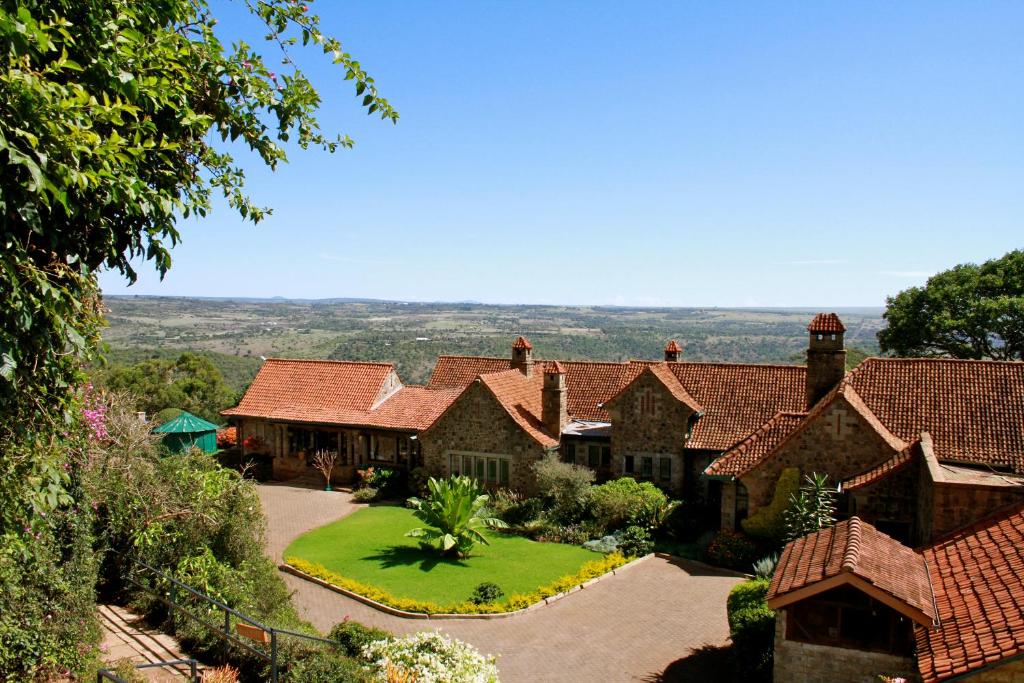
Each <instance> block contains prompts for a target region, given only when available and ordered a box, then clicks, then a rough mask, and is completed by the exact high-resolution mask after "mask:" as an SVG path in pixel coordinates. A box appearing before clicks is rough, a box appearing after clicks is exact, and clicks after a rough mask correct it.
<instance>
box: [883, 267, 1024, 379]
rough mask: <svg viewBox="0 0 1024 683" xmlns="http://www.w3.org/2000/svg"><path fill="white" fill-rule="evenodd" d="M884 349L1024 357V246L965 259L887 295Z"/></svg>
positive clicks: (903, 353) (925, 353) (898, 352)
mask: <svg viewBox="0 0 1024 683" xmlns="http://www.w3.org/2000/svg"><path fill="white" fill-rule="evenodd" d="M884 317H885V320H886V322H887V323H888V326H887V327H886V328H884V329H883V330H881V331H880V332H879V333H878V342H879V344H880V345H881V347H882V351H884V352H888V353H892V354H895V355H897V356H951V357H953V358H973V359H984V358H988V359H994V360H1021V359H1024V251H1021V250H1016V251H1011V252H1010V253H1008V254H1006V255H1005V256H1003V257H1001V258H997V259H992V260H990V261H986V262H985V263H982V264H981V265H976V264H973V263H966V264H962V265H959V266H956V267H954V268H951V269H949V270H945V271H942V272H941V273H938V274H937V275H934V276H932V277H931V278H929V279H928V282H927V284H926V285H925V286H924V287H911V288H910V289H905V290H903V291H902V292H900V293H899V294H897V295H896V296H894V297H889V298H888V299H887V300H886V310H885V316H884Z"/></svg>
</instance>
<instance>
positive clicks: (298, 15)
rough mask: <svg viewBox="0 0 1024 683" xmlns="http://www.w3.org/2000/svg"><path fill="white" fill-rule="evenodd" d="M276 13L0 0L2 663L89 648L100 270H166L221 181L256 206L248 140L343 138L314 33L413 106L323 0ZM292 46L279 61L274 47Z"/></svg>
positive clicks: (373, 97) (257, 210)
mask: <svg viewBox="0 0 1024 683" xmlns="http://www.w3.org/2000/svg"><path fill="white" fill-rule="evenodd" d="M241 2H243V3H244V6H245V7H247V8H248V9H249V11H250V12H251V14H252V15H254V16H255V17H257V18H258V20H260V21H261V22H262V27H261V29H262V30H260V31H259V32H258V33H259V35H257V36H255V39H254V40H253V41H252V42H253V43H255V44H256V45H263V46H266V47H267V48H269V50H270V51H269V52H268V53H267V54H268V55H272V56H273V57H274V60H273V62H271V61H270V60H269V59H267V58H265V57H264V55H263V54H262V53H261V51H260V50H258V49H256V48H254V47H252V46H251V45H250V42H246V41H244V40H239V41H238V42H235V43H232V44H230V45H226V44H224V43H222V42H221V40H220V39H219V38H218V30H219V29H218V27H217V21H216V18H215V17H214V15H213V13H212V12H211V10H210V8H209V6H208V5H207V3H206V2H205V0H104V1H102V2H98V1H83V0H0V59H3V64H2V66H0V169H2V173H0V245H2V248H0V301H3V304H4V305H3V306H2V307H0V605H2V606H8V605H12V604H17V605H18V609H17V610H12V609H5V608H0V678H2V679H5V680H27V679H31V678H33V677H35V676H38V675H41V667H49V668H50V669H53V670H56V671H60V670H63V669H64V668H75V667H76V666H80V665H81V663H82V661H84V659H85V658H87V657H88V655H89V648H88V647H86V648H84V649H83V648H81V647H80V646H79V645H80V644H81V641H83V640H84V639H86V638H87V637H88V634H87V633H84V632H83V630H82V627H81V626H80V625H81V624H83V623H87V622H88V621H89V620H90V616H89V615H90V612H91V609H89V607H88V601H89V599H90V598H91V590H92V578H91V577H90V576H89V572H90V566H91V565H90V562H92V559H91V557H92V553H91V548H90V547H89V543H88V533H89V527H90V519H89V517H88V514H89V511H90V506H89V504H88V503H89V501H86V500H84V498H83V496H84V493H83V491H82V489H81V486H80V481H79V473H80V466H81V464H82V458H83V457H84V456H83V453H84V448H83V447H82V439H83V438H85V436H84V435H85V433H86V432H85V430H84V429H81V428H80V422H81V418H80V416H81V396H80V394H79V392H78V387H80V386H81V385H82V384H83V378H82V373H81V364H82V361H83V359H84V358H85V357H87V356H89V355H90V354H92V353H93V352H94V351H95V349H96V347H97V344H98V339H99V330H100V327H101V325H102V314H101V306H100V298H99V290H98V287H97V284H96V272H97V270H98V269H99V268H108V269H112V270H116V271H119V272H121V273H123V274H124V275H125V276H126V277H127V278H128V279H129V280H132V281H133V280H134V279H135V276H136V274H135V271H134V269H133V267H132V262H133V259H140V260H144V261H149V262H152V263H153V264H154V266H155V267H156V269H157V270H158V271H159V272H160V273H161V274H163V273H165V272H166V271H167V269H168V268H170V266H171V255H170V251H169V249H170V247H171V246H173V245H174V244H175V243H176V242H177V241H178V239H179V233H178V230H177V227H176V226H177V222H178V220H179V219H181V218H188V217H192V216H205V215H206V214H207V212H208V211H209V210H210V207H211V199H212V197H213V196H214V195H215V194H221V195H223V196H224V197H225V198H226V200H227V203H228V205H229V206H231V207H232V208H233V209H235V210H236V211H238V212H239V213H240V214H241V215H242V216H243V217H244V218H246V219H249V220H251V221H253V222H258V221H259V220H261V219H262V218H263V217H264V216H266V214H267V211H268V210H267V209H266V208H263V207H261V206H259V205H258V204H256V203H255V202H253V201H252V200H251V199H250V198H249V197H248V196H247V195H246V193H245V191H244V182H245V175H244V172H243V169H242V168H241V167H240V166H239V165H238V164H237V163H236V162H235V161H234V159H233V158H232V156H231V154H230V151H229V150H230V149H231V148H232V145H233V144H234V145H240V146H241V148H242V149H245V150H248V151H251V152H253V153H255V154H254V156H255V157H256V158H258V159H260V160H261V161H262V162H263V163H264V164H266V165H267V166H269V167H270V168H276V166H277V165H278V164H279V163H281V162H282V161H285V160H286V157H285V152H284V149H283V147H282V145H283V144H284V143H286V142H294V143H296V144H297V145H298V147H300V148H303V149H305V148H309V147H319V148H322V149H325V150H327V151H332V152H333V151H334V150H336V149H337V148H339V147H349V146H351V144H352V141H351V140H350V139H349V138H348V137H347V136H342V135H339V136H333V137H332V136H328V135H327V134H326V133H324V132H323V131H322V130H321V128H320V126H319V124H318V121H317V117H316V112H317V109H318V107H319V105H320V97H319V95H318V93H317V91H316V89H315V88H314V87H313V84H312V83H311V82H310V81H309V80H308V79H307V78H306V76H304V75H303V73H302V72H301V70H299V69H298V68H297V67H296V65H295V63H294V62H293V61H292V57H291V51H292V50H293V49H297V48H298V46H299V45H300V44H301V45H311V46H312V47H315V48H317V49H318V50H319V51H322V52H323V54H324V55H325V56H326V57H327V58H328V59H329V60H331V61H332V62H333V63H334V64H336V65H337V66H338V67H339V69H340V75H341V76H343V77H344V78H345V79H348V80H351V81H353V84H354V85H353V88H354V90H355V92H356V95H357V96H358V97H361V98H362V100H361V102H362V106H363V107H365V109H366V111H367V112H368V113H370V114H373V113H377V114H379V115H380V116H381V117H382V118H383V119H386V120H391V121H397V118H398V114H397V113H396V112H395V111H394V110H393V109H392V107H391V106H390V105H389V104H388V102H387V101H386V100H384V99H383V98H381V97H380V96H379V95H378V93H377V89H376V87H375V85H374V82H373V79H372V78H370V77H369V76H368V75H367V74H366V73H365V72H364V71H363V69H362V67H361V66H360V64H359V62H357V61H355V60H354V59H353V58H352V57H351V56H350V55H349V54H348V53H346V52H345V51H344V50H343V48H342V46H341V44H340V43H339V42H338V41H337V40H336V39H334V38H332V37H330V36H328V35H326V34H324V33H323V32H322V31H321V28H320V20H319V18H318V17H317V16H315V15H313V14H311V13H310V12H309V6H308V5H309V0H305V2H304V3H300V2H296V1H295V0H241ZM277 62H282V66H281V67H277V70H278V72H275V71H274V70H273V68H272V67H271V66H270V64H271V63H277Z"/></svg>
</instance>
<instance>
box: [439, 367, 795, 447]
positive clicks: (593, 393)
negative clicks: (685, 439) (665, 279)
mask: <svg viewBox="0 0 1024 683" xmlns="http://www.w3.org/2000/svg"><path fill="white" fill-rule="evenodd" d="M559 363H561V365H562V367H564V368H565V383H566V387H567V389H568V392H567V394H568V395H567V403H568V409H569V415H570V416H571V417H572V418H574V419H578V420H595V421H601V422H607V421H608V420H609V419H610V418H609V416H608V413H607V411H605V410H604V409H603V408H601V407H599V406H600V405H603V404H604V403H606V402H607V401H609V400H610V399H611V398H612V397H613V396H615V395H616V394H617V393H619V391H620V390H621V389H622V388H623V387H625V386H626V385H627V384H629V383H630V382H632V381H633V380H634V379H636V377H637V376H638V375H639V374H640V373H641V372H643V370H644V368H646V367H648V366H651V365H661V364H662V362H661V361H629V362H626V363H605V362H591V361H574V360H562V361H559ZM510 367H511V361H510V360H509V359H508V358H484V357H475V356H441V357H439V358H438V359H437V365H435V366H434V373H433V375H432V376H431V378H430V382H429V383H428V384H427V386H428V387H431V388H436V387H445V386H447V387H451V386H460V387H465V386H468V385H469V384H470V383H471V382H472V381H473V380H474V379H476V378H477V377H478V376H479V375H484V374H488V373H492V372H498V371H502V370H508V369H509V368H510ZM667 367H668V368H669V369H670V370H671V371H672V374H674V375H675V376H676V378H677V379H678V380H679V383H680V384H681V385H682V388H683V389H684V390H685V391H686V393H688V394H689V395H690V396H691V397H692V399H693V401H694V402H695V403H696V404H698V405H700V406H701V407H702V408H703V410H704V416H703V417H701V418H700V419H699V420H697V424H696V426H695V427H694V430H693V435H692V437H691V440H690V442H689V443H688V444H687V446H688V447H689V448H699V449H707V450H714V451H725V450H728V449H729V448H730V447H732V446H733V445H735V444H737V443H738V442H740V441H742V440H743V439H744V438H745V437H747V436H748V435H749V434H750V433H751V432H753V431H754V430H755V429H757V428H758V427H760V426H762V425H763V424H764V423H765V422H767V421H768V420H769V419H770V418H771V417H772V416H773V415H775V414H776V413H778V412H779V411H794V412H795V411H801V410H803V409H804V405H805V403H806V396H805V387H804V384H805V380H806V376H807V369H806V368H805V367H803V366H798V365H753V364H749V365H747V364H736V363H670V364H669V365H668V366H667Z"/></svg>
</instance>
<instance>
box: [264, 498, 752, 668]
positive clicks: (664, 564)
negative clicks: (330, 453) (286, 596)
mask: <svg viewBox="0 0 1024 683" xmlns="http://www.w3.org/2000/svg"><path fill="white" fill-rule="evenodd" d="M318 488H319V486H317V485H315V484H314V483H312V482H302V483H299V484H298V485H295V484H293V483H292V482H289V483H288V484H279V483H278V484H265V485H261V486H260V487H259V491H260V499H261V500H262V502H263V508H264V511H265V512H266V514H267V519H268V528H267V550H268V554H269V555H270V556H271V557H272V558H273V559H274V560H275V561H277V562H280V560H281V553H282V551H283V550H284V549H285V548H286V547H287V545H288V544H289V543H290V542H291V541H292V540H293V539H294V538H295V537H297V536H298V535H300V534H302V533H303V532H305V531H308V530H309V529H313V528H316V527H318V526H321V525H323V524H326V523H327V522H330V521H333V520H335V519H340V518H341V517H344V516H345V515H347V514H350V513H351V512H353V511H355V510H357V509H359V508H360V507H362V506H361V505H358V504H355V503H352V502H351V496H350V494H349V493H347V492H325V491H322V490H317V489H318ZM282 576H283V578H284V580H285V582H286V583H287V584H288V586H289V588H291V589H292V590H294V591H295V593H294V595H293V597H292V600H293V601H294V603H295V605H296V607H297V608H298V609H299V612H300V613H301V614H302V615H303V616H304V617H305V618H306V619H308V620H309V621H311V622H312V623H313V624H314V625H316V627H317V628H319V629H321V630H323V631H327V630H329V629H330V628H331V626H333V625H334V624H336V623H337V622H339V621H341V620H342V619H344V618H345V617H346V616H347V617H349V618H351V619H353V620H355V621H359V622H361V623H364V624H368V625H373V626H377V627H380V628H384V629H387V630H389V631H392V632H394V633H409V632H414V631H422V630H427V629H440V630H441V631H444V632H446V633H448V634H449V635H451V636H453V637H455V638H459V639H460V640H464V641H466V642H469V643H472V644H473V645H474V646H476V647H477V648H479V649H480V650H481V651H482V652H485V653H489V654H495V655H498V667H499V669H500V672H501V678H502V680H503V681H505V682H506V683H515V682H516V681H588V682H589V681H635V680H645V681H665V680H684V679H682V678H678V677H677V676H675V675H673V671H675V670H678V669H679V667H678V665H677V666H675V667H673V666H672V665H673V663H674V662H677V660H681V659H684V658H686V657H688V656H689V655H691V654H693V653H699V652H701V651H706V650H708V649H709V648H719V647H721V646H722V645H724V644H726V643H727V641H728V635H729V629H728V625H727V623H726V616H725V599H726V596H727V595H728V593H729V590H730V589H731V588H732V586H733V585H735V584H736V583H737V582H738V581H739V580H740V579H739V578H738V577H737V575H735V574H733V573H731V572H725V571H720V570H716V569H713V568H711V567H707V566H705V565H702V564H700V563H697V562H688V561H686V560H667V559H662V558H651V559H649V560H647V561H645V562H642V563H641V564H639V565H637V566H635V567H633V568H631V569H629V570H628V571H626V572H623V573H622V574H620V575H616V576H613V577H609V578H607V579H604V580H602V581H600V582H598V583H597V584H595V585H593V586H591V587H589V588H587V589H584V590H582V591H578V592H576V593H574V594H572V595H570V596H568V597H566V598H565V599H563V600H559V601H557V602H555V603H552V604H551V605H548V606H547V607H544V608H542V609H539V610H536V611H533V612H530V613H527V614H523V615H517V616H515V617H510V618H505V619H493V620H483V619H451V620H436V619H403V618H400V617H395V616H392V615H389V614H385V613H383V612H380V611H378V610H375V609H373V608H371V607H369V606H367V605H364V604H362V603H360V602H357V601H355V600H352V599H350V598H347V597H345V596H343V595H340V594H338V593H335V592H333V591H330V590H328V589H326V588H322V587H320V586H317V585H315V584H312V583H310V582H308V581H304V580H302V579H300V578H298V577H295V576H292V575H290V574H283V573H282ZM694 661H696V660H694ZM691 663H692V662H691ZM684 668H687V667H684ZM687 670H688V671H690V673H688V674H687V676H686V677H685V680H695V679H694V678H692V675H693V674H692V667H689V668H688V669H687ZM707 674H708V675H707V676H706V677H704V676H702V678H706V679H711V678H715V677H716V676H717V675H719V674H720V672H717V671H714V672H712V671H708V672H707Z"/></svg>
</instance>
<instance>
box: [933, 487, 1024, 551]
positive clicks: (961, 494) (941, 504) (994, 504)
mask: <svg viewBox="0 0 1024 683" xmlns="http://www.w3.org/2000/svg"><path fill="white" fill-rule="evenodd" d="M1022 500H1024V491H1022V490H1021V488H1020V487H1013V488H998V487H994V486H992V487H989V486H966V485H963V484H948V483H940V482H936V483H935V484H933V486H932V501H931V512H932V522H931V538H936V537H938V536H941V535H942V534H945V533H948V532H950V531H953V530H955V529H959V528H960V527H962V526H966V525H968V524H973V523H974V522H976V521H978V520H980V519H982V518H983V517H986V516H988V515H989V514H990V513H992V512H995V511H996V510H998V509H999V508H1002V507H1006V506H1007V505H1012V504H1014V503H1020V502H1021V501H1022Z"/></svg>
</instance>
